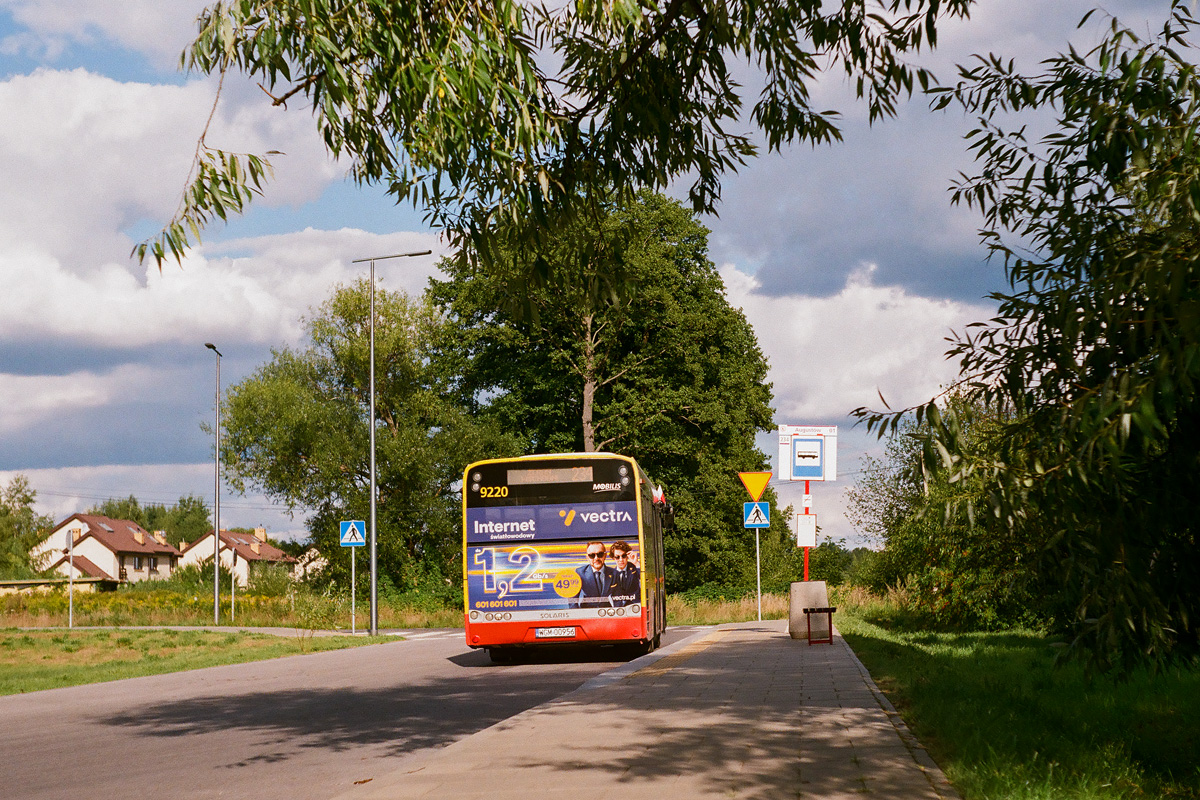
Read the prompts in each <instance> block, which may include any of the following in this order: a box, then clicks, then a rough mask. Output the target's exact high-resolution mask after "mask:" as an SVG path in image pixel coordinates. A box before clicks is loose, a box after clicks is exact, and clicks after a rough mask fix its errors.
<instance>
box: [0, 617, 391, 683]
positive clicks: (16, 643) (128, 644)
mask: <svg viewBox="0 0 1200 800" xmlns="http://www.w3.org/2000/svg"><path fill="white" fill-rule="evenodd" d="M382 641H394V640H393V639H390V638H389V639H384V638H383V637H375V638H369V637H352V636H321V637H313V636H309V635H307V634H305V633H304V632H301V633H299V634H297V635H296V636H273V635H270V634H261V633H257V634H256V633H240V632H237V631H203V630H194V631H178V630H163V629H160V628H147V629H142V630H138V629H130V628H122V629H120V630H82V629H78V628H77V629H74V630H61V629H58V630H28V629H25V630H21V629H15V628H6V629H2V630H0V694H18V693H21V692H33V691H38V690H40V689H57V688H60V687H63V686H77V685H80V684H84V683H101V682H103V681H112V680H118V679H121V678H137V677H141V676H144V675H161V674H163V673H167V672H180V671H182V670H189V669H200V668H202V667H216V666H221V665H225V664H242V663H245V662H247V661H261V660H264V659H268V658H279V657H281V656H291V655H300V654H302V653H314V652H321V651H324V650H337V649H341V648H344V647H357V646H360V645H364V644H378V643H379V642H382Z"/></svg>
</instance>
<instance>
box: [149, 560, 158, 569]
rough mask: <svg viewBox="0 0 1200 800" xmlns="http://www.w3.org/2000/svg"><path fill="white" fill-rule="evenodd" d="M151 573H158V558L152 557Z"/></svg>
mask: <svg viewBox="0 0 1200 800" xmlns="http://www.w3.org/2000/svg"><path fill="white" fill-rule="evenodd" d="M150 571H151V572H158V556H150Z"/></svg>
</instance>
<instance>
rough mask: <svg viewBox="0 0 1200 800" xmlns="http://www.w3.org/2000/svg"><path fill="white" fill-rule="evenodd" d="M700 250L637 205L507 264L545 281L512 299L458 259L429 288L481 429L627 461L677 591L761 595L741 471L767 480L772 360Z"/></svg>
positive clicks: (696, 239)
mask: <svg viewBox="0 0 1200 800" xmlns="http://www.w3.org/2000/svg"><path fill="white" fill-rule="evenodd" d="M707 237H708V231H707V230H706V229H705V228H704V227H703V226H702V225H700V223H699V222H697V221H696V219H695V218H694V216H693V215H692V214H691V213H689V212H688V211H686V210H685V209H683V208H682V207H681V206H680V205H679V204H678V203H677V202H674V201H672V200H668V199H666V198H664V197H662V196H660V195H655V194H652V193H649V192H643V193H641V194H640V195H639V196H638V197H637V199H636V201H635V202H631V203H628V204H624V205H615V206H611V207H609V208H608V209H607V210H606V213H605V215H604V216H603V217H602V218H601V219H600V220H598V221H596V220H590V219H580V220H576V222H575V224H574V225H572V226H571V227H570V228H569V229H568V230H567V231H566V232H565V234H564V235H563V236H562V237H560V238H559V239H558V240H557V249H556V250H554V251H550V252H548V253H547V254H545V256H546V258H548V259H549V261H550V262H551V263H549V264H547V265H545V266H542V267H539V266H538V265H537V264H535V263H532V262H533V261H534V260H535V257H534V256H530V255H528V254H523V253H520V252H517V253H511V254H506V255H507V257H508V258H509V259H510V260H511V263H512V269H513V270H514V271H516V272H517V273H518V274H526V273H529V272H533V273H535V274H539V271H540V272H541V273H544V274H545V275H547V276H549V277H546V278H545V279H544V280H543V281H542V282H541V283H539V284H536V285H531V286H529V287H528V288H527V289H526V290H525V291H524V292H523V294H522V296H521V297H520V298H519V301H518V298H514V297H513V296H512V294H511V292H509V291H508V288H507V287H508V281H507V276H506V275H505V274H504V273H503V272H497V271H487V272H484V271H474V270H471V269H469V268H468V267H465V266H463V265H462V264H461V263H458V262H455V261H452V260H447V261H446V262H444V263H443V265H442V266H443V268H444V269H446V270H447V271H448V272H449V274H450V276H451V278H450V280H448V281H442V282H437V281H435V282H434V283H433V285H432V287H431V289H430V294H431V296H432V297H433V298H434V299H435V300H436V301H437V302H438V303H440V304H442V305H443V306H444V307H445V308H446V309H447V310H448V311H449V312H450V313H451V314H452V315H453V316H454V317H455V318H456V320H458V322H459V323H460V324H461V325H462V326H463V327H464V328H465V329H466V335H465V336H464V338H463V339H462V340H461V344H462V348H463V359H462V361H463V363H464V364H466V365H467V373H466V375H467V378H466V380H467V383H468V384H469V385H470V386H471V387H472V389H473V390H474V392H475V397H476V401H475V402H476V403H477V406H478V408H479V412H480V413H481V414H482V415H484V416H487V417H490V418H493V419H496V420H498V421H499V422H500V424H501V425H502V426H503V427H504V428H505V429H508V430H513V431H520V432H521V433H522V434H523V435H525V436H527V437H528V440H529V443H528V447H529V450H530V451H532V452H559V451H575V450H608V451H615V452H620V453H624V454H626V455H631V456H634V457H635V458H637V459H638V461H639V462H640V463H641V464H642V466H643V467H644V468H646V469H647V471H648V472H649V473H650V474H651V475H652V476H653V477H654V478H655V480H658V481H660V482H661V483H662V484H663V485H664V486H666V488H667V491H668V496H669V497H670V498H671V500H672V502H673V503H674V505H675V508H676V526H675V529H674V530H673V531H672V532H670V533H669V534H668V538H667V549H668V559H667V566H668V580H669V581H670V584H671V586H672V588H676V589H679V588H686V587H688V586H692V585H696V584H699V583H705V582H710V581H711V582H717V583H729V584H737V583H741V584H742V585H745V579H746V577H747V575H748V576H749V581H750V584H751V585H752V584H753V575H754V562H753V552H754V550H753V537H752V536H748V534H747V532H746V531H745V530H744V529H743V528H742V519H741V515H740V512H741V507H742V500H744V499H745V497H744V496H745V491H744V490H743V488H742V487H741V484H740V482H739V480H738V478H737V473H738V472H739V471H746V470H760V469H767V468H769V462H768V460H767V459H766V457H765V456H764V455H763V454H762V453H761V452H760V451H759V450H758V449H757V448H756V446H755V443H754V436H755V434H756V432H758V431H764V430H770V429H771V428H772V410H771V407H770V401H771V393H770V391H771V390H770V384H769V383H768V382H767V380H766V374H767V362H766V359H765V358H764V357H763V355H762V352H761V351H760V350H759V348H758V342H757V340H756V339H755V336H754V331H753V329H752V328H751V327H750V325H749V323H747V321H746V319H745V317H744V316H743V315H742V313H741V311H740V310H739V309H735V308H732V307H730V305H729V303H728V301H727V300H726V298H725V294H724V286H723V284H722V282H721V278H720V276H719V275H718V274H717V271H716V269H715V267H714V266H713V264H712V262H711V261H709V260H708V239H707ZM581 254H582V257H580V255H581ZM556 259H557V261H556ZM613 274H620V275H621V276H622V280H621V281H620V282H619V284H617V285H614V284H610V283H608V282H606V280H605V276H610V275H613ZM506 300H507V301H506ZM777 527H778V528H779V530H784V526H782V525H779V526H777ZM776 533H779V531H776ZM776 538H779V537H778V536H777V537H776ZM772 541H774V539H773V540H772ZM793 549H794V548H793ZM786 552H789V551H785V553H786Z"/></svg>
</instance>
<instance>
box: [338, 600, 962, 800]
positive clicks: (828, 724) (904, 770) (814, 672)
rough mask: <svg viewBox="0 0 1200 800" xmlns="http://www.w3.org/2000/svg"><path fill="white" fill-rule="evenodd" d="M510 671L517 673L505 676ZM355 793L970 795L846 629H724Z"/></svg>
mask: <svg viewBox="0 0 1200 800" xmlns="http://www.w3.org/2000/svg"><path fill="white" fill-rule="evenodd" d="M497 672H498V676H500V677H502V675H503V673H502V671H497ZM407 764H408V765H407V766H406V768H405V769H404V770H403V771H402V772H397V773H394V774H391V775H386V776H383V777H380V778H377V779H375V780H372V781H370V782H369V783H365V784H362V785H360V786H356V787H355V788H354V789H353V790H351V791H349V792H346V793H345V794H343V795H340V796H339V797H340V798H341V800H349V798H355V799H356V800H384V799H385V798H386V799H387V800H404V798H456V799H457V798H476V797H478V798H485V797H486V798H488V800H497V798H500V799H501V800H503V799H505V798H509V797H512V798H518V797H519V798H521V799H522V800H527V798H529V797H530V796H531V795H533V796H541V795H545V794H552V793H557V792H559V791H564V792H569V793H570V796H571V797H572V798H590V797H595V798H596V799H597V800H608V798H611V797H612V796H614V795H615V796H620V797H622V798H623V800H677V799H678V800H683V799H684V798H686V799H687V800H705V799H706V798H734V799H735V800H774V799H775V798H810V797H811V798H821V800H837V799H838V798H846V799H847V800H849V799H850V798H853V800H863V798H887V799H888V800H891V799H892V798H895V800H901V799H903V800H909V799H910V798H916V799H917V800H957V798H958V795H957V794H956V793H955V792H954V789H953V788H952V787H951V786H950V784H949V782H948V781H946V779H945V776H944V775H943V774H942V773H941V770H939V769H938V768H937V766H936V765H935V764H934V763H933V761H932V759H930V758H929V756H928V754H927V753H926V752H925V751H924V749H922V748H921V747H920V745H919V744H918V743H917V742H916V740H915V738H913V737H912V735H911V733H909V732H908V730H907V728H906V727H905V726H904V723H903V722H902V721H901V720H900V718H899V715H897V714H896V713H895V709H894V708H892V707H891V704H890V703H888V702H887V700H886V698H884V697H883V695H882V694H881V693H880V692H879V690H878V688H877V687H876V686H875V684H874V682H873V681H872V680H871V678H870V675H869V674H868V673H867V671H866V669H865V668H864V667H863V666H862V664H861V663H860V662H859V661H858V659H857V658H856V657H855V656H854V653H853V652H852V651H851V650H850V648H849V647H848V646H847V645H846V643H845V641H844V640H843V639H842V638H841V636H840V635H837V634H836V628H835V637H834V643H833V644H832V645H821V644H818V645H809V644H808V642H807V641H806V640H803V639H800V640H796V639H792V638H791V637H790V635H789V631H788V625H787V621H786V620H780V621H774V622H763V623H744V624H740V625H723V626H719V627H718V628H714V629H709V630H706V631H701V632H699V633H698V634H696V635H694V636H692V637H690V638H689V639H685V640H683V641H682V642H679V643H677V644H676V645H674V646H672V647H670V648H666V649H664V650H663V651H660V652H659V653H655V654H651V655H649V656H646V657H643V658H641V659H637V660H636V661H634V662H631V663H630V664H627V665H625V666H623V667H620V668H618V669H616V670H613V671H611V672H610V673H606V674H605V675H603V676H599V677H598V678H594V679H592V680H591V681H589V682H588V683H587V684H585V685H584V686H583V687H581V688H580V689H578V690H577V691H574V692H571V693H570V694H567V695H564V696H562V697H560V698H558V699H556V700H554V701H552V702H550V703H546V704H544V705H542V706H539V707H537V708H534V709H530V710H529V711H526V712H524V713H522V714H518V715H517V716H515V717H512V718H510V719H508V720H505V721H504V722H502V723H500V724H498V725H495V726H493V727H491V728H488V729H487V730H484V731H481V732H479V733H477V734H475V735H473V736H470V737H467V738H466V739H462V740H460V741H458V742H455V743H453V744H451V745H449V746H447V747H445V748H443V749H442V750H439V751H437V752H434V753H432V754H430V755H429V756H428V757H426V758H424V759H423V760H421V761H419V762H417V763H416V764H414V763H413V762H411V761H410V762H407Z"/></svg>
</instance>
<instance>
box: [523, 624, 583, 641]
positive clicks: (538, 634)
mask: <svg viewBox="0 0 1200 800" xmlns="http://www.w3.org/2000/svg"><path fill="white" fill-rule="evenodd" d="M533 635H534V637H535V638H538V639H574V638H575V626H574V625H570V626H567V627H565V628H538V629H537V630H535V631H534V633H533Z"/></svg>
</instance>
